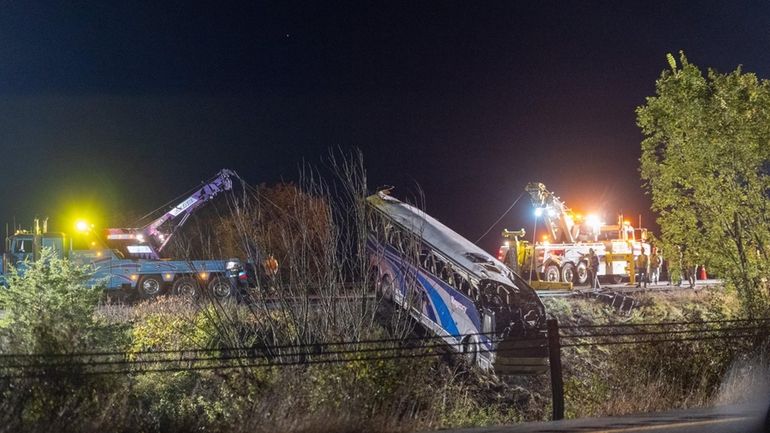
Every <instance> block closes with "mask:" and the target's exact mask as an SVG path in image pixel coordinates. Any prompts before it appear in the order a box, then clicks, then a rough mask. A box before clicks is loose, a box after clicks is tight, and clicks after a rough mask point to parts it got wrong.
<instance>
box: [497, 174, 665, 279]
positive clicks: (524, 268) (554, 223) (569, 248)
mask: <svg viewBox="0 0 770 433" xmlns="http://www.w3.org/2000/svg"><path fill="white" fill-rule="evenodd" d="M526 192H527V193H528V194H529V196H530V201H531V202H532V205H533V206H534V208H535V216H536V218H540V217H542V218H543V222H544V224H545V226H546V228H547V232H548V233H547V234H546V235H545V237H544V239H543V240H542V241H537V240H536V239H533V242H532V243H530V242H528V241H526V240H525V236H526V231H525V230H524V229H521V230H516V231H511V230H503V238H504V239H505V241H504V243H503V245H501V246H500V249H499V250H498V259H499V260H500V261H502V262H504V263H506V264H507V265H508V266H509V267H510V268H511V269H513V270H514V271H515V272H518V273H520V274H521V275H522V276H524V277H527V276H529V279H530V280H532V283H533V287H536V288H557V287H556V286H565V285H566V286H567V287H570V288H571V287H572V285H573V284H574V285H585V284H587V283H588V282H589V281H588V260H587V257H588V251H589V249H593V250H594V252H595V253H596V255H597V256H599V271H598V276H599V277H600V278H601V279H603V280H605V281H608V282H612V283H615V284H619V283H621V282H622V281H623V280H624V279H630V280H631V281H632V282H633V279H634V269H633V268H634V266H633V263H634V261H635V260H636V258H637V257H639V255H640V254H641V252H642V249H644V251H645V253H646V254H649V253H650V244H649V243H647V230H646V229H644V228H635V227H633V226H632V225H631V223H630V222H629V221H626V220H624V218H623V215H619V216H618V220H617V223H616V224H604V223H603V222H602V221H601V220H600V219H599V218H598V217H597V216H594V215H589V216H588V217H586V218H583V217H582V216H581V215H579V214H577V213H575V212H573V211H572V210H571V209H570V208H568V207H567V206H566V204H565V203H564V202H563V201H561V199H560V198H559V197H557V196H556V195H555V194H554V193H552V192H551V191H549V190H548V189H547V188H546V187H545V185H543V184H542V183H539V182H532V183H529V184H528V185H527V187H526ZM533 238H534V234H533ZM551 286H553V287H551ZM559 288H563V287H559Z"/></svg>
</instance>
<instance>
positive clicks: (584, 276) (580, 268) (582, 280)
mask: <svg viewBox="0 0 770 433" xmlns="http://www.w3.org/2000/svg"><path fill="white" fill-rule="evenodd" d="M588 283H590V281H588V264H587V263H586V262H580V263H578V265H577V268H576V269H575V284H577V285H578V286H584V285H586V284H588Z"/></svg>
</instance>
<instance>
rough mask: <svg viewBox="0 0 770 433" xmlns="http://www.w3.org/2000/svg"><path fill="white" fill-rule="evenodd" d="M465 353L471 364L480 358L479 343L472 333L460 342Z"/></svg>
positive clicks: (474, 363)
mask: <svg viewBox="0 0 770 433" xmlns="http://www.w3.org/2000/svg"><path fill="white" fill-rule="evenodd" d="M460 345H461V348H462V351H463V355H464V356H465V359H466V360H467V361H468V363H470V364H471V365H476V361H477V360H478V356H479V345H478V343H476V342H475V341H474V339H473V337H471V336H470V335H468V336H466V337H465V338H463V340H462V342H461V343H460Z"/></svg>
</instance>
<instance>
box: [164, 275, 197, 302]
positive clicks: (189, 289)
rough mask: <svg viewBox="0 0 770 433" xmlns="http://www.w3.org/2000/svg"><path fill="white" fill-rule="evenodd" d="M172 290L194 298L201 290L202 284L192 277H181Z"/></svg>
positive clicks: (180, 294) (179, 294) (177, 293)
mask: <svg viewBox="0 0 770 433" xmlns="http://www.w3.org/2000/svg"><path fill="white" fill-rule="evenodd" d="M171 291H172V292H173V293H174V294H175V295H178V296H184V297H188V298H194V297H196V296H198V293H199V292H200V285H199V284H198V282H197V281H196V280H195V278H192V277H181V278H178V279H177V280H176V281H174V285H173V286H171Z"/></svg>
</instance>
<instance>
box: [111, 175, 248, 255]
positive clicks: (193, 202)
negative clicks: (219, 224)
mask: <svg viewBox="0 0 770 433" xmlns="http://www.w3.org/2000/svg"><path fill="white" fill-rule="evenodd" d="M236 176H237V175H236V174H235V172H234V171H232V170H228V169H222V170H221V171H220V172H219V173H217V175H216V176H215V177H214V178H213V179H211V180H210V181H208V182H207V183H205V184H203V185H202V186H201V187H200V188H198V189H197V190H196V191H194V192H193V193H192V194H190V195H189V196H187V197H186V198H184V200H182V201H181V202H179V203H178V204H177V205H176V206H174V207H172V208H171V209H169V210H168V211H167V212H166V213H164V214H163V215H162V216H160V217H159V218H157V219H155V220H154V221H152V222H150V223H149V224H147V225H145V226H144V227H141V228H108V229H106V236H105V237H106V239H107V243H108V244H112V245H113V246H114V244H115V243H116V241H117V243H121V241H123V242H126V241H127V242H128V243H130V244H132V245H126V246H125V248H126V249H127V251H128V254H129V256H134V257H141V258H149V259H159V258H160V254H161V252H162V251H163V249H164V248H165V246H166V245H168V242H169V241H170V240H171V238H172V237H173V236H174V234H175V233H176V231H177V230H179V228H180V227H182V226H183V225H184V223H185V222H187V219H188V218H190V216H191V215H192V214H193V213H194V212H195V211H197V210H198V209H200V208H201V207H202V206H203V205H205V204H206V203H207V202H208V201H210V200H211V199H213V198H214V197H215V196H216V195H217V194H219V193H220V192H222V191H228V190H230V189H232V186H233V182H232V177H236ZM137 243H138V244H137Z"/></svg>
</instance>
